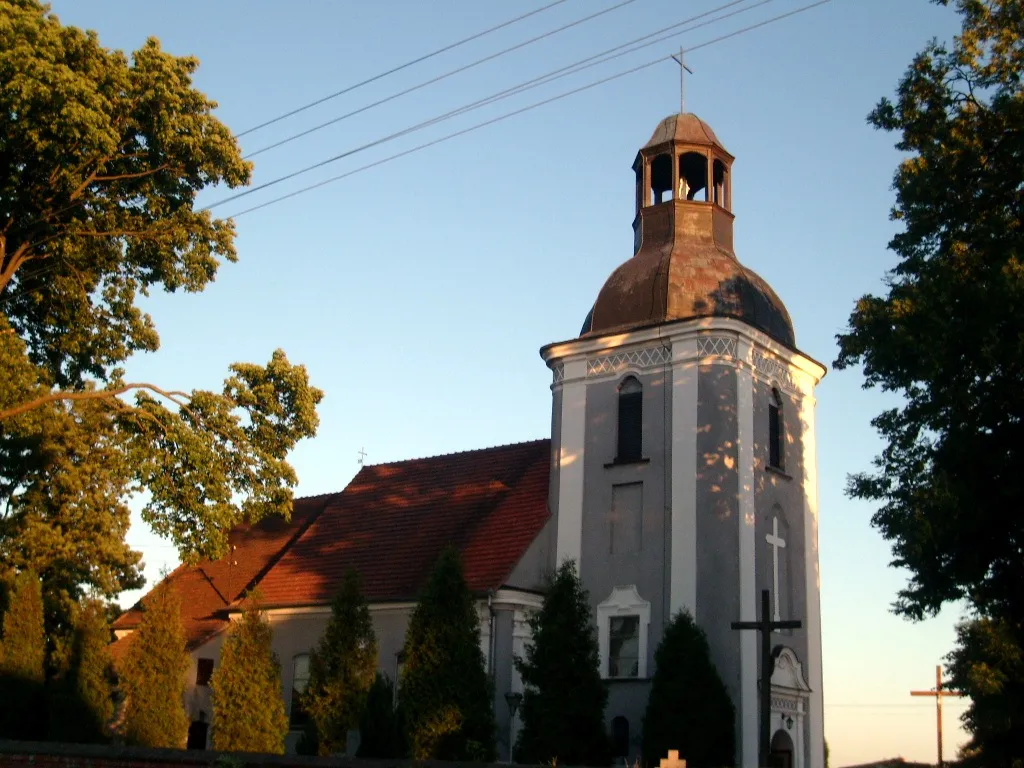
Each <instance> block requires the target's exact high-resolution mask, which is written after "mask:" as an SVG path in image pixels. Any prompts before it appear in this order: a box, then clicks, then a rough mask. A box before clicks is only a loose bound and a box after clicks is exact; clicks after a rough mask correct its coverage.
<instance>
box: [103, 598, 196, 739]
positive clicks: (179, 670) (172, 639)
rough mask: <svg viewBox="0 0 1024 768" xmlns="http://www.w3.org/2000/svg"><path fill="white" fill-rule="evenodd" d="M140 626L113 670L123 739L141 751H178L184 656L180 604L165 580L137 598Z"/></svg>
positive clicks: (184, 729) (184, 719)
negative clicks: (120, 702)
mask: <svg viewBox="0 0 1024 768" xmlns="http://www.w3.org/2000/svg"><path fill="white" fill-rule="evenodd" d="M142 606H143V613H142V621H141V622H140V623H139V627H138V629H136V630H135V631H134V632H132V634H131V642H130V643H129V645H128V649H127V651H126V652H125V656H124V659H122V661H121V663H120V664H119V667H118V676H119V679H120V684H121V688H122V690H123V692H124V711H123V721H124V725H123V727H124V737H125V741H126V742H127V743H129V744H137V745H139V746H143V747H169V748H174V749H180V748H182V747H184V746H185V741H186V738H187V736H188V716H187V715H186V714H185V690H186V688H187V680H186V677H185V673H186V672H187V671H188V667H189V661H188V654H187V652H186V651H185V630H184V628H183V627H182V624H181V602H180V600H179V597H178V593H177V591H176V590H175V588H174V586H173V585H171V584H169V583H167V582H166V581H164V582H161V583H160V584H158V585H157V587H156V588H155V589H154V590H153V591H152V592H150V593H149V594H148V595H147V596H146V597H145V598H144V599H143V603H142Z"/></svg>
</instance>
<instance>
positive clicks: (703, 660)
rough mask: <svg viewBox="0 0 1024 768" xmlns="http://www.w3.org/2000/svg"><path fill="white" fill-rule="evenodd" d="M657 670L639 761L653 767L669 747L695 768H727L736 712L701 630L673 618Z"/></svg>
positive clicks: (684, 617)
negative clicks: (642, 759)
mask: <svg viewBox="0 0 1024 768" xmlns="http://www.w3.org/2000/svg"><path fill="white" fill-rule="evenodd" d="M654 663H655V665H656V669H655V672H654V678H653V679H652V681H651V695H650V697H649V698H648V700H647V713H646V714H645V715H644V760H645V761H646V762H647V764H648V765H657V764H658V760H659V759H661V758H662V757H664V756H665V755H666V754H668V750H670V749H678V750H679V757H680V758H681V759H684V760H686V763H687V765H689V766H694V767H695V768H703V767H704V766H722V765H732V764H733V759H734V756H735V730H734V729H735V711H734V710H733V706H732V700H731V699H730V698H729V693H728V691H726V688H725V684H724V683H723V682H722V679H721V678H720V677H719V676H718V670H716V669H715V665H714V664H713V663H712V662H711V652H710V650H709V648H708V639H707V636H706V635H705V634H704V630H702V629H701V628H700V627H698V626H697V624H696V622H694V620H693V617H692V616H691V615H690V614H689V613H687V612H685V611H683V612H681V613H678V614H676V615H675V616H674V617H673V619H672V621H670V622H669V624H668V626H666V627H665V634H664V636H663V637H662V639H661V644H660V645H659V646H658V650H657V651H656V652H655V654H654Z"/></svg>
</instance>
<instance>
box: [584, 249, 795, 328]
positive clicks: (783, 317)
mask: <svg viewBox="0 0 1024 768" xmlns="http://www.w3.org/2000/svg"><path fill="white" fill-rule="evenodd" d="M701 317H731V318H735V319H736V320H742V321H743V322H745V323H747V324H748V325H751V326H753V327H754V328H757V329H758V330H760V331H763V332H764V333H766V334H768V335H769V336H771V337H772V338H773V339H775V340H776V341H779V342H782V343H783V344H785V345H787V346H789V347H795V346H796V337H795V334H794V333H793V322H792V320H790V317H789V312H788V311H786V306H785V305H784V304H783V303H782V300H781V299H780V298H779V297H778V295H777V294H776V293H775V291H773V290H772V288H771V286H770V285H768V283H766V282H765V281H764V280H763V279H762V278H761V277H760V276H759V275H757V274H756V273H755V272H754V271H753V270H751V269H748V268H747V267H744V266H743V265H742V264H740V263H739V261H737V259H736V257H735V256H732V255H731V254H728V253H725V252H724V251H722V250H720V249H719V248H718V247H716V246H714V245H710V244H708V245H705V244H703V243H686V244H685V248H684V249H680V248H678V247H677V248H664V249H660V250H656V251H655V250H646V251H645V250H641V251H640V253H638V254H637V255H636V256H634V257H633V258H631V259H630V260H629V261H627V262H626V263H625V264H623V265H622V266H620V267H619V268H618V269H616V270H615V271H614V272H613V273H612V275H611V277H609V278H608V280H607V281H606V282H605V284H604V286H603V287H602V288H601V291H600V293H598V295H597V301H596V302H594V306H593V308H592V309H591V310H590V313H589V314H588V315H587V319H586V320H585V321H584V325H583V328H582V330H581V332H580V335H581V336H603V335H605V334H608V333H623V332H626V331H631V330H638V329H640V328H646V327H649V326H653V325H661V324H662V323H670V322H674V321H677V320H692V319H696V318H701Z"/></svg>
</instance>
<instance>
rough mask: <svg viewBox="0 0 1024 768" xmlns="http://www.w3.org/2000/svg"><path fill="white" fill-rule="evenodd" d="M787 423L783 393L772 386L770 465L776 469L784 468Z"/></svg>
mask: <svg viewBox="0 0 1024 768" xmlns="http://www.w3.org/2000/svg"><path fill="white" fill-rule="evenodd" d="M785 439H786V425H785V422H784V421H783V420H782V395H781V394H780V393H779V390H777V389H775V388H774V387H772V397H771V400H770V401H769V403H768V466H770V467H775V468H776V469H783V468H784V461H785V456H786V450H785V445H784V441H785Z"/></svg>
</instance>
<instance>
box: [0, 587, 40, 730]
mask: <svg viewBox="0 0 1024 768" xmlns="http://www.w3.org/2000/svg"><path fill="white" fill-rule="evenodd" d="M45 661H46V651H45V641H44V636H43V598H42V591H41V588H40V585H39V577H38V576H36V574H34V573H32V572H31V571H22V572H21V573H19V574H18V575H17V576H15V577H14V583H13V584H12V585H11V588H10V591H9V594H8V597H7V610H6V611H5V613H4V616H3V637H2V639H0V691H2V694H0V738H7V739H42V738H45V736H46V696H45V692H44V687H43V685H44V680H45V666H44V665H45Z"/></svg>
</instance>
